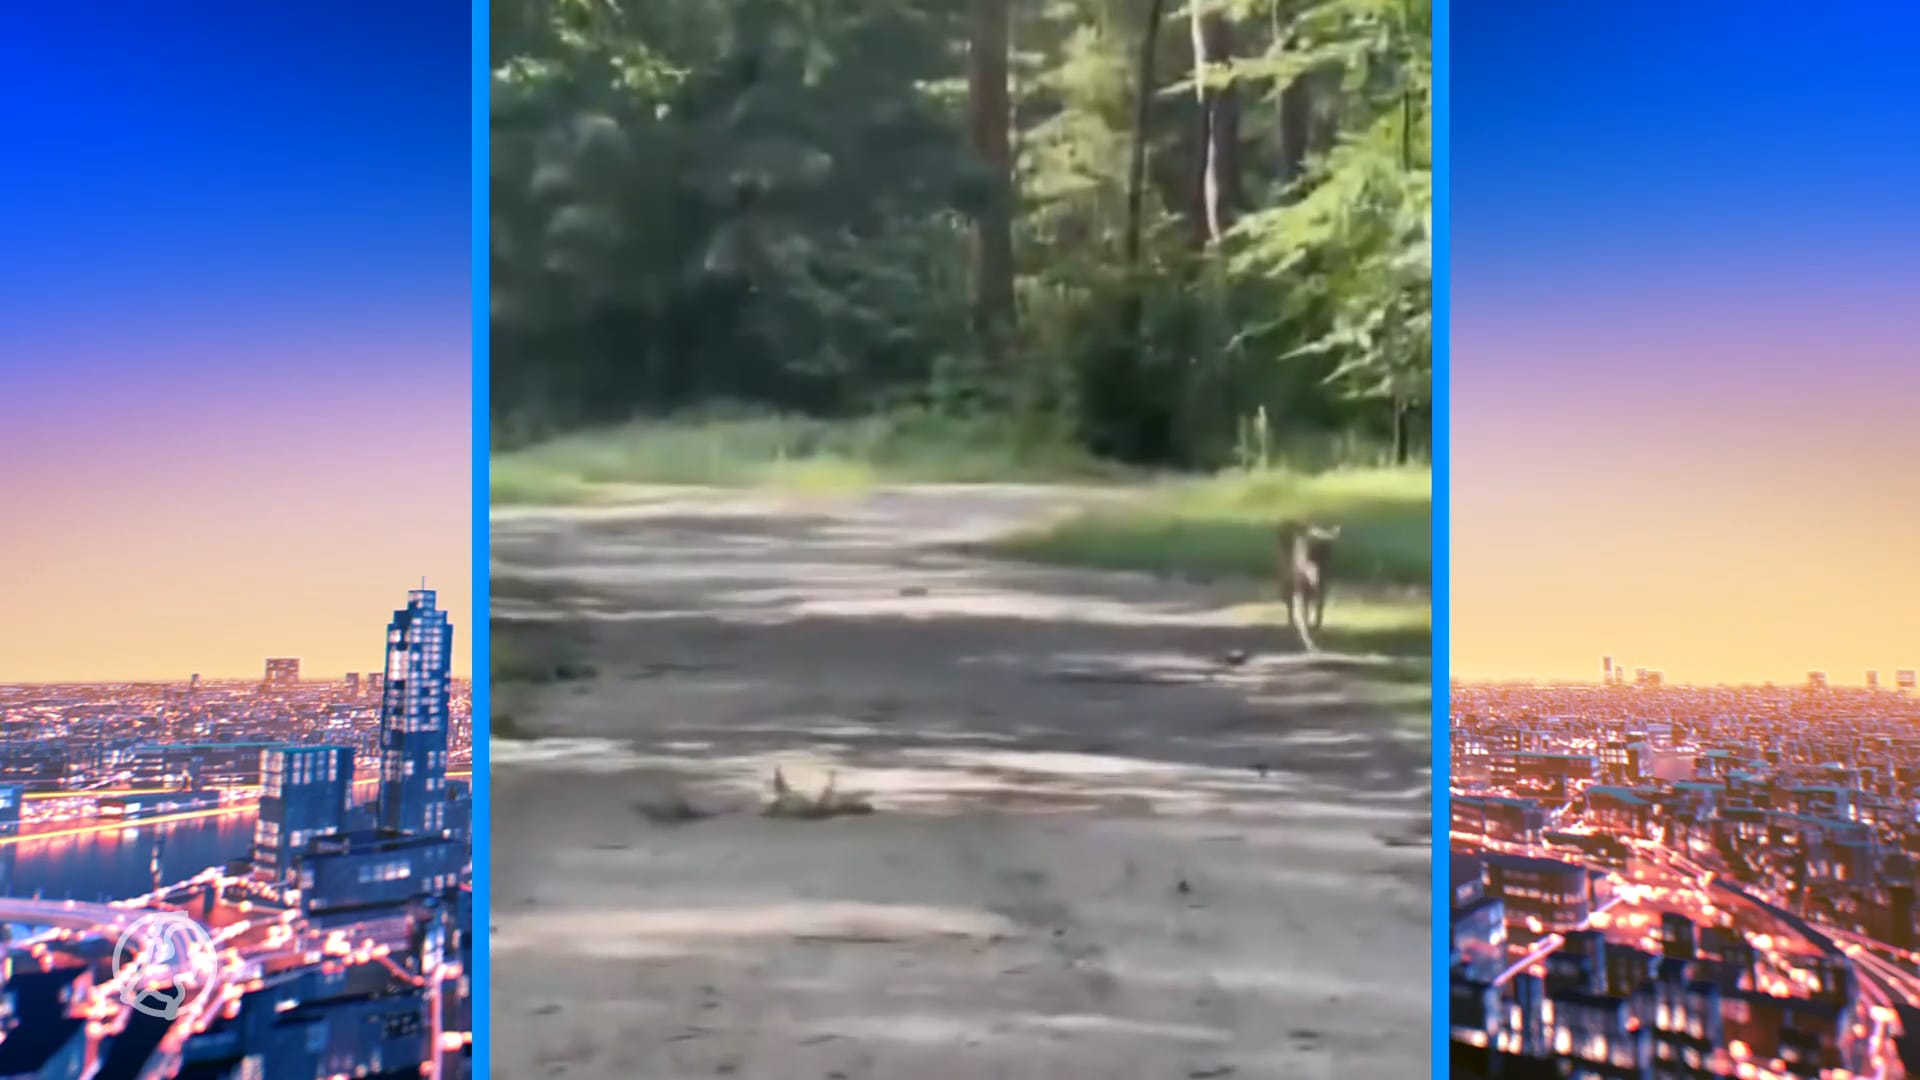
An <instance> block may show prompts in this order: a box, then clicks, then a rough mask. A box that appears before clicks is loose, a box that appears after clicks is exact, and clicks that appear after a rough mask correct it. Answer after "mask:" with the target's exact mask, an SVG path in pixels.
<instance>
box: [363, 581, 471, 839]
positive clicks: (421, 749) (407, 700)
mask: <svg viewBox="0 0 1920 1080" xmlns="http://www.w3.org/2000/svg"><path fill="white" fill-rule="evenodd" d="M452 653H453V627H452V625H450V624H449V623H448V622H447V614H446V612H444V611H441V610H439V609H438V608H437V607H435V606H434V592H433V590H432V589H414V590H412V591H410V592H408V593H407V606H406V607H405V608H403V609H401V610H399V611H396V612H394V613H393V621H392V622H391V623H388V624H387V669H386V671H385V672H384V674H385V676H386V678H385V688H384V692H383V693H382V696H381V699H380V827H381V828H383V829H391V830H393V831H396V832H408V833H425V834H438V833H440V832H442V831H443V830H445V829H446V828H447V778H446V777H447V714H448V706H447V698H448V691H449V686H448V679H447V671H448V669H449V667H450V666H451V664H452Z"/></svg>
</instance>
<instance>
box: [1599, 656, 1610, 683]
mask: <svg viewBox="0 0 1920 1080" xmlns="http://www.w3.org/2000/svg"><path fill="white" fill-rule="evenodd" d="M1612 682H1613V657H1611V656H1603V657H1601V658H1600V685H1601V686H1606V685H1609V684H1611V683H1612Z"/></svg>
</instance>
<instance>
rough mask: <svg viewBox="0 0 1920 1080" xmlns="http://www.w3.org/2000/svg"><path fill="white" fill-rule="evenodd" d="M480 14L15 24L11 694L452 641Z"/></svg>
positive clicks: (248, 11)
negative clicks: (439, 631)
mask: <svg viewBox="0 0 1920 1080" xmlns="http://www.w3.org/2000/svg"><path fill="white" fill-rule="evenodd" d="M62 8H65V9H66V10H62ZM469 20H470V8H469V6H468V5H467V4H465V3H451V2H448V0H420V2H410V3H404V4H393V5H385V4H377V5H376V4H364V5H356V4H345V5H341V4H331V5H309V4H259V3H243V2H238V0H223V2H217V3H204V4H196V5H188V6H185V7H181V6H166V5H160V6H155V5H151V4H135V3H126V2H117V3H89V4H76V5H31V6H29V5H5V6H4V7H0V78H4V79H5V81H6V86H5V90H4V92H3V93H0V130H4V131H5V132H6V133H7V134H6V138H5V139H4V140H0V236H3V237H4V240H0V461H4V462H5V468H0V507H3V508H4V513H5V514H6V516H7V517H8V519H9V522H8V525H9V528H7V529H5V530H0V566H3V567H5V569H4V570H3V571H0V582H6V583H7V586H8V587H6V588H0V598H3V599H4V601H5V602H0V609H4V610H5V612H6V614H5V616H4V618H0V678H4V679H64V678H93V677H127V678H132V677H184V676H185V675H186V674H187V673H188V672H190V671H201V672H204V673H206V674H208V675H210V676H211V675H222V674H257V672H258V668H259V658H260V657H262V656H265V655H268V654H295V655H302V656H304V657H306V659H307V661H308V663H307V668H308V670H309V671H312V672H314V673H315V674H319V675H335V674H338V673H339V672H343V671H346V670H349V669H354V670H367V669H370V668H374V667H377V666H378V664H379V660H380V651H379V650H380V647H381V631H382V628H383V627H384V623H385V620H386V618H387V616H388V614H389V613H390V612H391V610H392V609H393V608H395V607H397V606H400V605H401V604H402V603H403V602H404V600H405V591H406V590H407V589H408V588H409V587H412V586H414V585H416V584H417V583H418V579H419V577H420V576H421V575H423V574H424V575H426V576H427V577H428V579H429V583H430V584H435V583H437V584H439V585H440V586H441V587H442V588H443V589H444V590H445V591H444V592H443V602H444V603H445V604H446V606H448V607H449V608H450V610H451V611H452V612H453V613H454V617H455V620H456V623H457V625H458V626H459V627H460V632H461V634H462V635H463V636H464V634H465V632H467V631H468V630H470V628H471V624H472V621H471V618H470V613H469V611H468V607H467V596H466V594H467V592H468V582H469V581H470V574H469V567H470V553H469V552H470V532H471V517H470V494H469V493H470V487H469V482H468V478H469V473H470V467H471V460H472V455H471V448H470V441H469V430H470V424H469V415H470V413H469V406H468V402H469V400H470V387H471V362H470V333H469V328H470V325H471V322H470V319H469V305H470V295H471V294H470V286H469V280H468V279H469V276H470V275H469V270H470V260H469V258H468V250H469V235H470V226H471V215H470V212H469V194H468V193H469V186H470V183H469V181H470V165H469V152H468V135H469V131H470V119H469V107H470V93H469V81H470V80H469V70H468V69H469V49H468V33H469V26H470V21H469ZM243 608H244V609H251V610H254V611H258V612H259V614H258V615H257V616H256V615H248V616H245V617H236V611H237V610H240V609H243ZM83 613H84V614H83ZM465 652H466V650H465V649H464V648H459V649H457V650H456V658H457V660H456V662H457V664H458V665H460V666H464V664H465Z"/></svg>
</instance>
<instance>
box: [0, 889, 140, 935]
mask: <svg viewBox="0 0 1920 1080" xmlns="http://www.w3.org/2000/svg"><path fill="white" fill-rule="evenodd" d="M147 914H151V912H148V911H143V910H141V909H138V908H124V907H115V906H113V905H111V904H83V903H80V902H79V901H76V900H23V899H20V898H18V897H11V896H0V923H23V924H25V925H28V926H49V927H57V928H59V929H62V930H107V929H112V930H119V929H122V928H124V927H126V926H127V925H128V924H130V923H132V922H133V921H134V920H135V919H137V918H139V917H140V916H142V915H147Z"/></svg>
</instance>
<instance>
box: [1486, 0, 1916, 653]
mask: <svg viewBox="0 0 1920 1080" xmlns="http://www.w3.org/2000/svg"><path fill="white" fill-rule="evenodd" d="M1767 7H1768V5H1766V4H1761V5H1760V9H1765V8H1767ZM1683 9H1684V11H1685V14H1677V12H1680V11H1682V10H1683ZM1760 9H1756V8H1755V6H1754V5H1752V4H1740V5H1735V4H1731V3H1707V4H1699V5H1672V4H1658V5H1656V4H1653V3H1651V2H1649V0H1636V2H1633V3H1627V4H1621V5H1613V6H1604V7H1596V6H1594V5H1561V4H1540V3H1534V2H1530V0H1499V2H1482V3H1476V4H1467V5H1456V6H1455V8H1454V15H1453V37H1452V71H1453V82H1452V87H1453V97H1452V113H1451V115H1452V127H1451V130H1452V135H1453V173H1452V176H1453V189H1452V190H1453V207H1454V211H1453V218H1452V224H1453V260H1452V275H1453V277H1452V281H1453V293H1452V295H1453V305H1452V320H1453V335H1452V343H1453V351H1452V373H1453V382H1452V387H1453V443H1452V454H1453V461H1452V473H1451V478H1452V520H1453V533H1452V543H1453V548H1452V607H1453V619H1452V650H1453V672H1454V674H1455V675H1456V676H1458V677H1462V678H1468V679H1475V678H1507V677H1524V676H1532V677H1548V678H1587V679H1595V678H1597V677H1598V674H1599V670H1600V658H1601V657H1602V656H1603V655H1608V654H1611V655H1613V656H1614V657H1615V658H1616V660H1618V661H1621V662H1624V663H1626V664H1627V665H1628V666H1629V667H1648V668H1653V669H1658V670H1662V671H1664V672H1665V673H1666V676H1667V679H1668V681H1669V682H1704V683H1712V682H1722V681H1725V682H1758V681H1763V680H1773V681H1777V682H1788V681H1791V682H1799V681H1801V680H1803V679H1804V678H1805V677H1806V673H1807V672H1808V671H1809V670H1814V669H1822V670H1826V671H1828V672H1830V673H1831V675H1832V677H1833V680H1834V681H1835V682H1836V683H1838V682H1849V683H1859V682H1862V681H1863V679H1864V672H1865V670H1866V669H1868V668H1877V669H1879V670H1880V671H1881V672H1882V678H1883V679H1888V678H1890V672H1891V670H1892V669H1895V668H1898V667H1920V482H1917V481H1920V254H1917V253H1920V196H1916V192H1920V110H1916V109H1915V108H1914V107H1913V102H1914V101H1916V100H1920V68H1916V67H1915V65H1913V64H1911V63H1910V62H1909V61H1910V57H1909V56H1907V55H1906V54H1907V52H1908V51H1909V50H1910V49H1911V43H1912V42H1913V41H1914V40H1916V39H1917V38H1920V5H1912V4H1880V5H1873V4H1866V5H1849V6H1848V15H1847V17H1846V18H1831V19H1826V18H1823V19H1815V20H1812V21H1811V22H1810V21H1809V20H1808V19H1807V18H1806V14H1807V9H1805V8H1804V7H1801V8H1786V7H1784V6H1781V7H1780V8H1779V10H1778V11H1777V12H1775V11H1767V10H1760Z"/></svg>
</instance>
